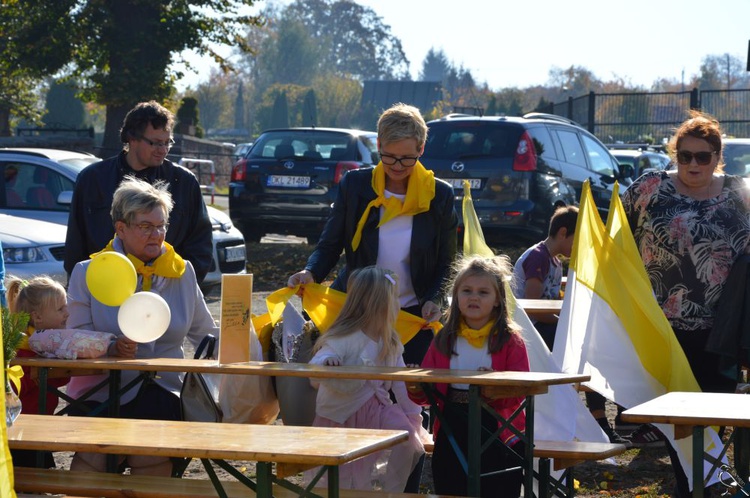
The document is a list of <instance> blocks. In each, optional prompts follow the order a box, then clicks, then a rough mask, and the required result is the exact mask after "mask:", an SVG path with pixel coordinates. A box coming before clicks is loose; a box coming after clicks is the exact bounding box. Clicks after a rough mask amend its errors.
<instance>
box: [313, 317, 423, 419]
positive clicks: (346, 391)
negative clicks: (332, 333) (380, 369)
mask: <svg viewBox="0 0 750 498" xmlns="http://www.w3.org/2000/svg"><path fill="white" fill-rule="evenodd" d="M380 349H381V344H380V343H375V342H374V341H373V340H372V339H370V338H369V337H367V335H366V334H365V333H364V332H362V331H361V330H360V331H357V332H354V333H352V334H349V335H346V336H342V337H335V338H331V339H328V340H327V341H326V344H325V345H324V346H323V347H322V348H321V349H320V350H319V351H318V352H317V353H315V356H314V357H313V358H312V359H311V360H310V364H314V365H323V364H324V363H325V360H326V359H327V358H332V357H333V358H339V360H340V361H341V364H342V365H347V366H389V367H405V365H404V360H403V358H402V357H401V352H400V351H399V352H397V353H396V354H394V355H392V356H391V357H390V358H387V359H386V360H385V362H383V361H380V360H378V354H379V352H380ZM310 382H311V384H312V385H313V386H316V387H318V397H317V401H316V413H317V415H320V416H322V417H325V418H328V419H330V420H333V421H334V422H337V423H340V424H342V423H344V422H345V421H346V420H347V419H348V418H349V417H351V416H352V415H353V414H354V413H356V411H357V410H359V409H360V408H361V407H362V405H364V404H365V402H366V401H367V400H369V399H370V398H371V397H373V396H377V398H378V399H379V400H380V402H381V403H383V404H392V401H391V398H390V394H389V392H388V391H389V390H391V391H393V394H394V396H395V398H396V402H397V403H398V405H399V406H400V407H401V408H402V409H403V410H404V413H406V415H407V416H409V418H416V417H419V416H420V413H421V410H422V409H421V407H420V406H419V405H417V404H415V403H414V402H413V401H411V400H410V399H409V397H408V395H407V393H406V385H405V384H404V383H403V382H398V381H397V382H391V381H383V380H364V379H311V381H310Z"/></svg>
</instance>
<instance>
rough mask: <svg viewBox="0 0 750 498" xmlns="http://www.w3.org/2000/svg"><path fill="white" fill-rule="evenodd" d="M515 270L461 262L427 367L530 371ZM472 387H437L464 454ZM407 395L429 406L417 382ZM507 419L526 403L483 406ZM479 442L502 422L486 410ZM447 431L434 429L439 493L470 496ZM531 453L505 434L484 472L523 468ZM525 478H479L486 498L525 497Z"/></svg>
mask: <svg viewBox="0 0 750 498" xmlns="http://www.w3.org/2000/svg"><path fill="white" fill-rule="evenodd" d="M510 275H511V265H510V261H509V260H508V258H507V257H504V256H503V257H496V258H491V259H489V258H480V257H471V258H465V259H463V260H461V261H459V262H458V263H457V264H456V276H455V279H454V282H453V289H452V293H451V294H452V301H451V307H450V310H449V311H448V315H447V322H446V325H445V327H444V328H443V329H442V330H441V331H440V332H439V333H438V334H437V336H435V339H434V340H433V341H432V345H431V346H430V348H429V350H428V351H427V354H426V355H425V358H424V361H423V362H422V365H421V366H422V368H453V369H460V370H489V371H503V370H513V371H525V372H528V371H529V359H528V356H527V354H526V346H525V344H524V342H523V339H522V338H521V335H520V333H519V331H518V327H517V326H516V324H515V323H514V322H513V321H512V319H511V317H510V312H509V306H508V302H507V294H506V293H507V291H508V287H507V286H506V280H508V279H509V278H510ZM468 387H469V386H468V385H465V384H450V385H449V384H437V386H436V388H437V390H438V391H439V392H440V393H441V394H442V395H443V396H442V397H440V396H439V397H438V409H439V410H440V411H441V412H442V415H443V417H445V419H446V421H447V422H448V424H449V426H450V428H451V431H452V432H453V437H454V438H455V440H456V442H457V443H458V446H459V448H460V449H461V451H462V453H463V454H464V455H466V452H467V447H468V423H467V421H468V400H469V396H468ZM408 391H409V397H410V398H411V399H412V400H414V401H415V402H417V403H419V404H427V397H426V396H425V393H424V392H423V391H422V389H421V387H420V386H419V385H418V384H409V386H408ZM485 401H487V402H488V403H489V405H490V406H491V407H492V408H493V409H494V410H495V411H496V412H497V413H498V414H499V415H500V416H502V417H503V418H504V419H507V418H509V417H510V415H511V414H512V413H513V412H514V411H515V410H516V409H517V408H518V407H519V406H520V405H521V403H522V402H523V398H499V399H495V400H485ZM512 425H513V427H514V428H515V429H517V430H518V431H519V432H521V433H523V432H524V431H525V429H526V417H525V414H521V415H520V416H518V417H516V418H515V419H514V420H513V422H512ZM482 427H483V429H482V444H483V445H485V444H486V443H487V440H488V439H489V438H490V437H491V436H492V435H493V434H494V433H495V432H497V430H498V427H499V424H498V421H497V419H496V418H495V417H494V416H493V415H492V414H491V413H488V412H486V411H484V410H483V412H482ZM445 432H447V431H441V430H440V423H439V420H435V425H434V428H433V434H434V440H435V450H434V453H433V455H432V476H433V480H434V484H435V490H434V492H435V493H437V494H441V495H464V496H465V495H466V494H467V491H468V490H467V478H466V473H465V472H464V471H462V470H461V468H462V465H461V463H460V460H459V459H458V457H457V456H456V454H455V452H454V450H453V447H452V446H451V444H450V442H449V440H448V435H447V434H446V433H445ZM525 451H526V448H525V447H524V444H523V442H522V441H520V440H519V437H518V435H516V434H515V433H514V432H513V431H511V430H510V429H508V428H506V429H504V430H503V431H501V432H500V435H499V437H497V436H495V437H494V441H493V443H492V444H490V445H489V447H488V448H487V449H486V450H485V451H484V452H483V453H482V461H481V472H482V474H485V473H487V472H496V471H498V470H503V469H508V468H511V467H518V466H519V462H520V460H518V458H517V457H516V456H515V455H513V454H512V452H515V453H516V454H518V455H519V456H521V457H522V456H523V455H524V453H525ZM522 480H523V474H522V472H521V470H520V469H516V470H512V471H507V472H503V473H499V474H495V475H492V476H487V477H483V478H482V480H481V495H482V496H487V497H489V496H492V497H497V496H503V497H513V498H516V497H518V496H519V494H520V489H521V483H522Z"/></svg>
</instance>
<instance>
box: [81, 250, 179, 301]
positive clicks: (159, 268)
mask: <svg viewBox="0 0 750 498" xmlns="http://www.w3.org/2000/svg"><path fill="white" fill-rule="evenodd" d="M114 240H115V239H112V240H110V241H109V244H107V247H105V248H104V249H102V250H101V251H99V252H96V253H94V254H92V255H91V256H89V257H90V258H91V259H93V258H94V257H96V256H97V255H99V254H101V253H103V252H107V251H115V248H114V246H113V242H114ZM164 248H165V249H166V250H165V251H164V252H163V253H162V254H161V256H159V257H157V258H156V259H155V260H154V262H153V263H152V264H151V265H146V264H145V263H144V262H143V261H141V260H140V259H138V258H136V257H135V256H133V255H132V254H126V256H127V257H128V259H129V260H130V262H131V263H133V266H135V271H136V273H139V274H140V275H143V290H144V291H149V290H151V279H152V277H153V276H154V275H156V276H157V277H165V278H180V277H181V276H182V274H183V273H185V260H184V259H182V256H180V255H179V254H177V253H176V252H175V250H174V247H172V246H171V244H169V243H167V242H164Z"/></svg>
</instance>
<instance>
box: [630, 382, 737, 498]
mask: <svg viewBox="0 0 750 498" xmlns="http://www.w3.org/2000/svg"><path fill="white" fill-rule="evenodd" d="M621 417H622V419H623V420H625V421H626V422H636V423H644V424H672V425H674V434H675V439H682V438H685V437H688V436H691V435H692V436H693V496H695V497H701V498H702V497H703V495H704V490H703V482H704V481H703V478H704V476H703V460H704V452H703V448H704V437H703V436H704V430H705V428H706V427H708V426H732V427H750V396H748V395H746V394H736V393H704V392H671V393H667V394H663V395H661V396H659V397H658V398H654V399H652V400H650V401H647V402H645V403H642V404H640V405H637V406H634V407H632V408H629V409H628V410H625V411H624V412H622V414H621ZM727 444H729V442H727ZM743 477H747V476H743Z"/></svg>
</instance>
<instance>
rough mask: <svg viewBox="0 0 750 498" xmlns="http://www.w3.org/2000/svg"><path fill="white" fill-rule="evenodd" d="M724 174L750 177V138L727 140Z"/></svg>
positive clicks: (725, 142)
mask: <svg viewBox="0 0 750 498" xmlns="http://www.w3.org/2000/svg"><path fill="white" fill-rule="evenodd" d="M722 142H723V143H724V164H725V166H724V172H725V173H729V174H730V175H738V176H744V177H745V178H748V177H750V138H725V139H724V140H722Z"/></svg>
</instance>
